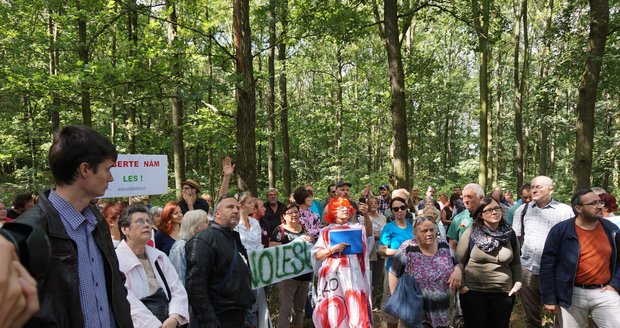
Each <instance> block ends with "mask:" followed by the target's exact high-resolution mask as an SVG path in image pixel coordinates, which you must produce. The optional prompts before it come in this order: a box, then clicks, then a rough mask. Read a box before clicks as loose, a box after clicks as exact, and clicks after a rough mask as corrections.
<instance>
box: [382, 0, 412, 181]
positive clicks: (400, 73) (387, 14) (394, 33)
mask: <svg viewBox="0 0 620 328" xmlns="http://www.w3.org/2000/svg"><path fill="white" fill-rule="evenodd" d="M397 2H398V1H396V0H385V1H384V3H383V14H384V24H385V38H384V41H385V48H386V50H387V57H388V65H389V71H390V89H391V98H392V101H391V105H390V108H391V110H392V145H391V148H390V150H391V157H392V174H393V181H392V183H393V185H394V188H406V189H408V188H409V167H408V166H409V152H408V150H407V111H406V107H405V105H406V103H405V72H404V70H403V60H402V55H401V43H400V40H399V32H398V4H397Z"/></svg>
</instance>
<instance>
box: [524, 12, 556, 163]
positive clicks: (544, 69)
mask: <svg viewBox="0 0 620 328" xmlns="http://www.w3.org/2000/svg"><path fill="white" fill-rule="evenodd" d="M526 18H527V12H526V14H525V16H524V18H523V19H524V21H525V19H526ZM552 21H553V0H548V1H547V8H546V13H545V23H544V30H543V45H544V46H543V49H542V55H541V57H542V63H541V65H540V81H539V83H540V84H541V85H542V97H541V100H540V104H539V106H538V108H539V110H540V116H539V117H540V118H541V119H542V126H541V129H540V142H539V143H538V144H539V145H540V159H539V162H538V175H547V170H548V167H549V164H548V163H549V160H548V159H549V147H548V144H549V142H550V140H549V132H550V131H549V130H550V129H548V128H547V127H548V126H549V123H551V122H549V118H550V116H551V115H549V113H550V112H551V99H550V98H551V95H550V93H551V92H550V90H549V86H548V83H549V82H548V81H549V54H550V53H551V37H552V36H551V24H552ZM526 28H527V26H526V27H524V31H525V30H526ZM551 126H554V125H551Z"/></svg>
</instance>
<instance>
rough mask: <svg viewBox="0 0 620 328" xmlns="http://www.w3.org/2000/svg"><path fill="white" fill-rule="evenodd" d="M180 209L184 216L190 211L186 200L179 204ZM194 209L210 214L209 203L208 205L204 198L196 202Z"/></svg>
mask: <svg viewBox="0 0 620 328" xmlns="http://www.w3.org/2000/svg"><path fill="white" fill-rule="evenodd" d="M179 207H180V208H181V212H183V214H185V213H187V211H189V207H188V206H187V202H186V201H185V199H182V200H181V201H180V202H179ZM194 209H195V210H203V211H205V212H207V213H209V203H207V201H206V200H204V199H202V198H196V201H195V202H194Z"/></svg>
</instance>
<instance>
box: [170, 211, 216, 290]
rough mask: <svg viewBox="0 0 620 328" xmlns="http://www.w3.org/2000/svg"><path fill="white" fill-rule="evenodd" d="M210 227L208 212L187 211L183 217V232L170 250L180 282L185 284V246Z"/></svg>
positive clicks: (180, 232) (171, 260) (181, 231)
mask: <svg viewBox="0 0 620 328" xmlns="http://www.w3.org/2000/svg"><path fill="white" fill-rule="evenodd" d="M208 226H209V218H208V216H207V212H205V211H203V210H192V211H187V213H185V215H183V221H182V222H181V230H180V231H179V235H178V237H177V238H178V239H177V241H175V242H174V244H173V245H172V248H170V255H169V257H170V262H172V266H174V268H175V269H176V270H177V273H178V274H179V280H181V282H182V283H183V284H185V266H186V260H185V244H186V243H187V241H188V240H190V239H192V237H194V236H195V235H197V234H198V233H199V232H201V231H202V230H204V229H206V228H207V227H208Z"/></svg>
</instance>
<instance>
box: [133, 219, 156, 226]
mask: <svg viewBox="0 0 620 328" xmlns="http://www.w3.org/2000/svg"><path fill="white" fill-rule="evenodd" d="M133 223H135V224H136V225H139V226H144V225H145V224H148V225H151V224H153V220H151V219H146V220H144V219H138V220H135V221H133Z"/></svg>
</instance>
